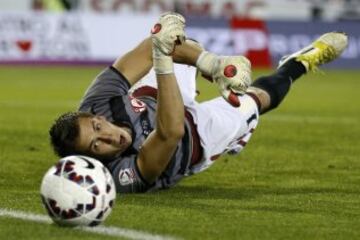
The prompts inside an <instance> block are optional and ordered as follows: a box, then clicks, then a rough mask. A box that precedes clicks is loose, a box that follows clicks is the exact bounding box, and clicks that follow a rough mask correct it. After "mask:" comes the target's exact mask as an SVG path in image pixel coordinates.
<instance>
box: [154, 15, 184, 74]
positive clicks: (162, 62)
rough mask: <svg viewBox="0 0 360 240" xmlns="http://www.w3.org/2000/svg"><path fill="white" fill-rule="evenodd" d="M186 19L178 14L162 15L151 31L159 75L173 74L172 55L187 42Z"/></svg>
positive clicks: (155, 66) (156, 69)
mask: <svg viewBox="0 0 360 240" xmlns="http://www.w3.org/2000/svg"><path fill="white" fill-rule="evenodd" d="M184 28H185V19H184V17H183V16H181V15H180V14H177V13H173V12H169V13H165V14H163V15H161V17H160V19H159V22H158V23H156V24H155V25H154V27H153V28H152V29H151V34H152V36H151V38H152V42H153V65H154V70H155V72H156V73H157V74H169V73H173V61H172V57H171V54H172V53H173V52H174V50H175V46H176V45H178V44H182V43H183V42H184V41H185V30H184Z"/></svg>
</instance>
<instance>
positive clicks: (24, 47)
mask: <svg viewBox="0 0 360 240" xmlns="http://www.w3.org/2000/svg"><path fill="white" fill-rule="evenodd" d="M16 46H17V47H18V48H19V49H20V50H21V51H22V52H29V51H30V50H31V48H32V42H31V41H29V40H18V41H16Z"/></svg>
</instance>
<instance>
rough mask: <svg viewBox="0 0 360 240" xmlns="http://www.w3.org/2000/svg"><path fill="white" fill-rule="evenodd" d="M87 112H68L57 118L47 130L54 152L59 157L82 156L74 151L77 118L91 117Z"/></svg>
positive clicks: (77, 133) (77, 131)
mask: <svg viewBox="0 0 360 240" xmlns="http://www.w3.org/2000/svg"><path fill="white" fill-rule="evenodd" d="M92 116H93V115H92V114H90V113H87V112H68V113H65V114H63V115H61V116H60V117H58V118H57V119H56V120H55V122H54V123H53V125H52V126H51V128H50V130H49V134H50V142H51V145H52V147H53V150H54V152H55V153H56V154H57V155H59V156H60V157H65V156H69V155H75V154H82V153H81V152H79V151H77V150H76V149H75V140H76V139H77V137H78V136H79V132H80V128H79V121H78V120H79V118H81V117H92Z"/></svg>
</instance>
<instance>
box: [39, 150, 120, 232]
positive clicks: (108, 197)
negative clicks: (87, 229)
mask: <svg viewBox="0 0 360 240" xmlns="http://www.w3.org/2000/svg"><path fill="white" fill-rule="evenodd" d="M40 191H41V199H42V202H43V204H44V206H45V208H46V210H47V212H48V214H49V215H50V217H51V218H52V220H53V221H54V222H55V223H57V224H59V225H62V226H96V225H98V224H100V223H101V222H103V221H104V220H105V218H107V216H109V214H110V213H111V210H112V207H113V204H114V202H115V197H116V191H115V184H114V180H113V178H112V176H111V174H110V172H109V171H108V170H107V169H106V168H105V167H104V166H103V165H102V163H101V162H99V161H97V160H95V159H93V158H89V157H85V156H68V157H65V158H62V159H60V160H59V162H58V163H57V164H56V165H54V166H53V167H51V168H50V169H49V170H48V171H47V173H46V174H45V176H44V178H43V180H42V183H41V190H40Z"/></svg>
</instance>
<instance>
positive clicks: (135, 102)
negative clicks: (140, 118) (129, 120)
mask: <svg viewBox="0 0 360 240" xmlns="http://www.w3.org/2000/svg"><path fill="white" fill-rule="evenodd" d="M130 103H131V106H132V107H133V109H134V112H136V113H141V112H143V111H145V110H146V104H145V103H144V102H143V101H141V100H139V99H137V98H134V97H130Z"/></svg>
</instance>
